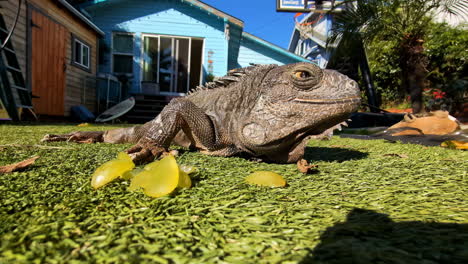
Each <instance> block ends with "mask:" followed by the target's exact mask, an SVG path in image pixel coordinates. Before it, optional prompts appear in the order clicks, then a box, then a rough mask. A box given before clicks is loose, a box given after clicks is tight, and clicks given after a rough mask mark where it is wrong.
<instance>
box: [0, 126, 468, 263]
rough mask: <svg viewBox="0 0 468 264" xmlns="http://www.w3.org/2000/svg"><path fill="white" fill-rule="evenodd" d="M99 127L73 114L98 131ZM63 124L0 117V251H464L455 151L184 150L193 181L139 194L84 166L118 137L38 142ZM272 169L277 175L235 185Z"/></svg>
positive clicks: (329, 145)
mask: <svg viewBox="0 0 468 264" xmlns="http://www.w3.org/2000/svg"><path fill="white" fill-rule="evenodd" d="M107 128H110V126H93V127H86V128H84V129H82V130H101V129H107ZM78 129H79V128H77V127H76V126H72V125H50V126H46V125H41V126H39V125H25V126H20V125H8V124H6V125H0V166H3V165H6V164H10V163H14V162H18V161H21V160H24V159H27V158H29V157H31V156H34V155H39V156H40V158H39V159H38V160H37V161H36V163H35V164H34V165H33V166H32V167H30V168H28V169H27V170H25V171H23V172H14V173H11V174H2V175H1V174H0V263H147V262H148V263H280V262H281V263H311V262H313V263H468V175H467V171H468V152H466V151H460V150H449V149H443V148H440V147H424V146H419V145H410V144H400V143H390V142H385V141H383V140H372V141H364V140H356V139H342V138H339V137H334V138H333V139H332V140H330V141H313V142H310V144H309V147H308V149H307V152H306V158H307V159H308V160H309V161H310V162H311V163H313V164H317V165H319V173H317V174H312V175H303V174H301V173H299V172H298V171H297V170H296V167H295V165H294V164H289V165H278V164H267V163H261V162H260V163H259V162H254V161H249V160H245V159H242V158H236V157H234V158H220V157H209V156H206V155H203V154H200V153H194V152H184V153H183V154H182V155H181V156H180V157H178V158H177V161H178V162H179V164H187V165H193V166H196V167H197V168H198V170H199V172H198V174H196V175H194V176H193V182H194V186H193V187H192V188H191V189H185V190H182V191H179V192H178V193H176V194H173V195H171V196H169V197H163V198H158V199H155V198H151V197H147V196H145V195H144V194H143V193H141V192H131V191H129V190H128V185H129V182H126V181H122V180H117V181H115V182H113V183H111V184H109V185H107V186H105V187H103V188H102V189H99V190H97V191H96V190H93V189H92V188H91V186H90V180H91V174H92V173H93V171H94V170H95V169H96V168H97V167H98V166H99V165H101V164H103V163H104V162H106V161H108V160H110V159H113V158H114V157H115V156H116V154H117V153H118V152H119V151H122V150H124V149H126V148H128V147H129V146H130V145H110V144H73V143H48V144H45V143H40V142H39V140H40V138H42V136H43V135H44V134H46V133H64V132H70V131H75V130H78ZM257 170H270V171H275V172H277V173H279V174H281V175H283V177H284V178H285V179H286V180H287V182H288V186H287V187H285V188H276V189H272V188H265V187H256V186H250V185H247V184H246V183H245V182H244V177H246V176H247V175H248V174H250V173H251V172H253V171H257Z"/></svg>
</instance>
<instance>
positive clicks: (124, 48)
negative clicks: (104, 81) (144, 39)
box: [112, 33, 133, 74]
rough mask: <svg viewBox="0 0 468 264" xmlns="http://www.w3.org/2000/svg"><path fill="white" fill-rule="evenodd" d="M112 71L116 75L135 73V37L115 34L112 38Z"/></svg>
mask: <svg viewBox="0 0 468 264" xmlns="http://www.w3.org/2000/svg"><path fill="white" fill-rule="evenodd" d="M112 71H113V72H114V73H121V74H122V73H125V74H132V73H133V35H132V34H131V33H114V34H113V36H112Z"/></svg>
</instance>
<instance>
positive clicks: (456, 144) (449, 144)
mask: <svg viewBox="0 0 468 264" xmlns="http://www.w3.org/2000/svg"><path fill="white" fill-rule="evenodd" d="M440 145H441V146H442V147H446V148H451V149H468V142H464V141H458V140H448V141H444V142H442V144H440Z"/></svg>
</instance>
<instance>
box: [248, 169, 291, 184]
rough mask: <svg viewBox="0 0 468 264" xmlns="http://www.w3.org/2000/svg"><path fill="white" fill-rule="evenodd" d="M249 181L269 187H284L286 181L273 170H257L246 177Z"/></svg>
mask: <svg viewBox="0 0 468 264" xmlns="http://www.w3.org/2000/svg"><path fill="white" fill-rule="evenodd" d="M245 180H246V181H247V183H249V184H255V185H260V186H268V187H284V186H286V181H285V180H284V179H283V177H282V176H281V175H279V174H277V173H274V172H271V171H256V172H254V173H252V174H250V175H249V176H247V177H246V178H245Z"/></svg>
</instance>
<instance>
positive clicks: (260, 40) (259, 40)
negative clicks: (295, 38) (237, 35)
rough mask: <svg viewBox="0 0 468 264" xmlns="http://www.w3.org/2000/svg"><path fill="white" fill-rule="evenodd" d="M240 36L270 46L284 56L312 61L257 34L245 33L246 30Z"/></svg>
mask: <svg viewBox="0 0 468 264" xmlns="http://www.w3.org/2000/svg"><path fill="white" fill-rule="evenodd" d="M242 37H243V38H247V39H249V40H252V41H254V42H256V43H258V44H260V45H263V46H265V47H267V48H270V49H272V50H274V51H277V52H279V53H281V54H283V55H285V56H288V57H290V58H293V59H296V60H298V61H303V62H310V63H312V61H310V60H308V59H306V58H304V57H301V56H299V55H297V54H294V53H292V52H290V51H288V50H286V49H283V48H281V47H279V46H276V45H275V44H273V43H270V42H268V41H266V40H264V39H261V38H259V37H257V36H254V35H252V34H249V33H247V32H242Z"/></svg>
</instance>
